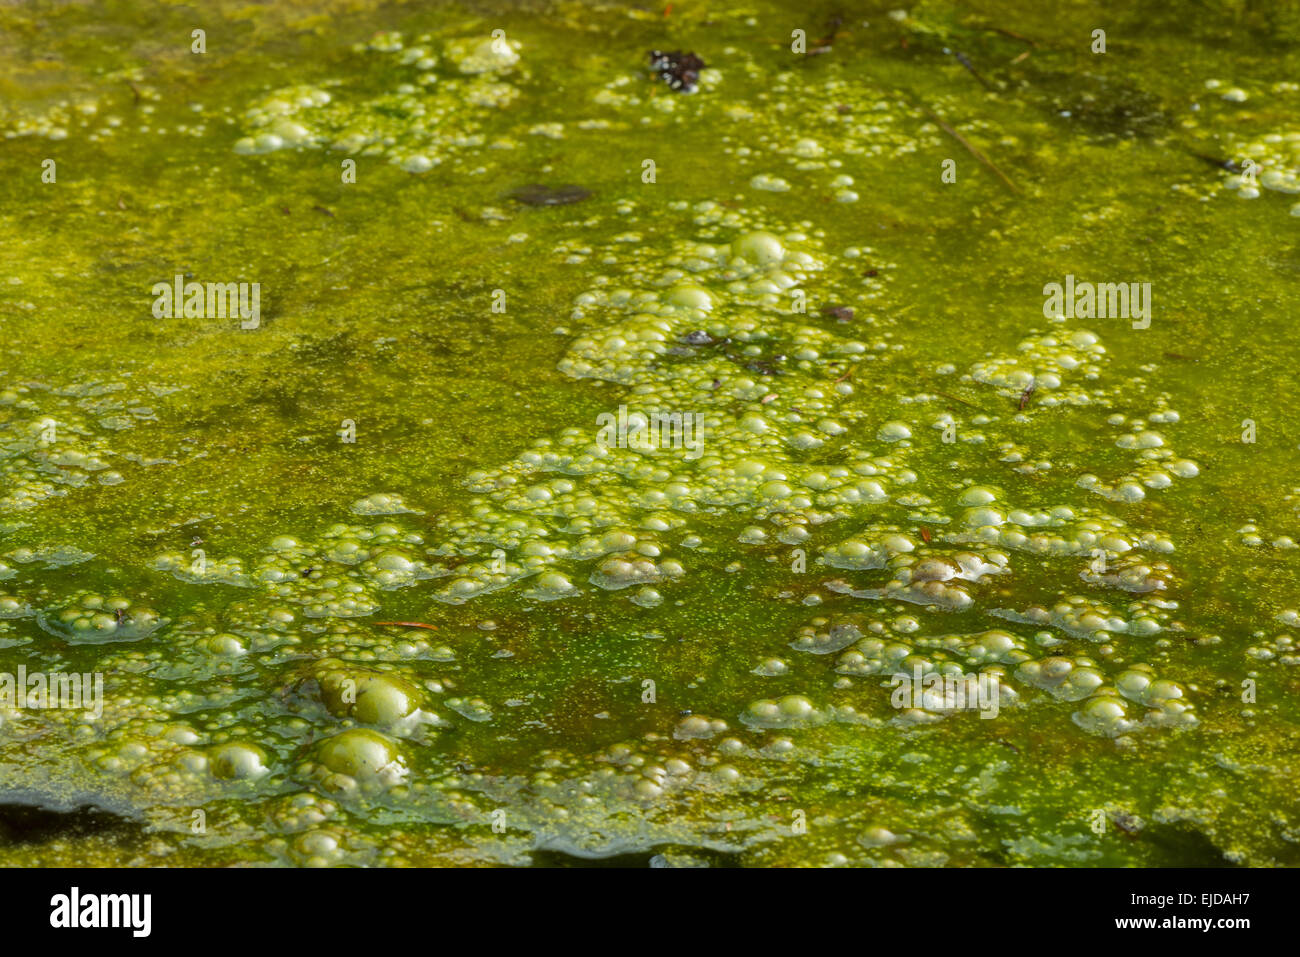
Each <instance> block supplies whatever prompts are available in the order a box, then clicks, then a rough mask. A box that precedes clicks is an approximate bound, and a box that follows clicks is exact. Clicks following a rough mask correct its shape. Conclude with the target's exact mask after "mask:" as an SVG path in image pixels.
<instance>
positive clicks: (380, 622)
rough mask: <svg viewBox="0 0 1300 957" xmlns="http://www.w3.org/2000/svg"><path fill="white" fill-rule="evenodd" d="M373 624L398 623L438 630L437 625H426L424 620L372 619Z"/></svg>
mask: <svg viewBox="0 0 1300 957" xmlns="http://www.w3.org/2000/svg"><path fill="white" fill-rule="evenodd" d="M371 624H372V625H397V626H399V627H401V628H428V629H429V630H430V631H437V630H438V626H437V625H426V624H425V623H424V622H422V621H372V622H371Z"/></svg>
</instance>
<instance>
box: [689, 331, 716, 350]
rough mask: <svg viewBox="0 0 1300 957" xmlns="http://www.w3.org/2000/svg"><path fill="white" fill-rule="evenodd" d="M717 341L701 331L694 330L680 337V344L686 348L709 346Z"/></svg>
mask: <svg viewBox="0 0 1300 957" xmlns="http://www.w3.org/2000/svg"><path fill="white" fill-rule="evenodd" d="M716 341H717V340H716V339H714V338H713V337H712V336H711V335H709V334H708V333H707V332H705V331H704V330H703V329H695V330H693V331H691V332H688V333H686V335H684V336H682V342H684V343H686V344H687V345H688V346H711V345H713V343H714V342H716Z"/></svg>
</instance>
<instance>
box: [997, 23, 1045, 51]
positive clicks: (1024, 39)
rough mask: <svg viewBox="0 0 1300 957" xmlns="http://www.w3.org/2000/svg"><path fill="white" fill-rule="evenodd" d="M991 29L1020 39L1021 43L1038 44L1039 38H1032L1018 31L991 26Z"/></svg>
mask: <svg viewBox="0 0 1300 957" xmlns="http://www.w3.org/2000/svg"><path fill="white" fill-rule="evenodd" d="M989 29H990V30H992V31H993V32H994V33H1000V34H1002V35H1003V36H1004V37H1011V39H1013V40H1019V41H1020V42H1021V43H1028V44H1029V45H1030V46H1031V47H1036V46H1038V41H1037V40H1031V39H1030V38H1029V37H1027V36H1022V35H1021V34H1019V33H1016V32H1015V31H1014V30H1003V29H1002V28H1001V27H989Z"/></svg>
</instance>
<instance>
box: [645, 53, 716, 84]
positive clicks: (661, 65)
mask: <svg viewBox="0 0 1300 957" xmlns="http://www.w3.org/2000/svg"><path fill="white" fill-rule="evenodd" d="M650 69H652V70H654V71H655V72H656V73H658V74H659V76H660V78H661V79H662V80H663V81H664V82H665V83H667V84H668V85H669V86H670V87H672V88H673V89H674V90H676V91H677V92H678V93H694V92H695V90H696V88H697V86H698V85H699V82H700V71H701V70H703V69H704V61H703V60H701V59H700V58H699V57H697V56H696V55H695V54H694V53H691V52H687V53H683V52H682V51H681V50H671V51H669V52H668V53H664V52H663V51H661V50H651V51H650Z"/></svg>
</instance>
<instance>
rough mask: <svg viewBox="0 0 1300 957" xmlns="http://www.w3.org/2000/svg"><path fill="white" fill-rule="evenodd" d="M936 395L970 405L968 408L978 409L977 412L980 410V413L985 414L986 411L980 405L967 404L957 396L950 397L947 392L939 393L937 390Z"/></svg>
mask: <svg viewBox="0 0 1300 957" xmlns="http://www.w3.org/2000/svg"><path fill="white" fill-rule="evenodd" d="M934 394H935V395H938V396H942V397H943V398H945V399H951V400H952V401H953V402H960V403H961V404H962V405H968V406H970V407H971V408H972V409H976V410H978V411H980V412H983V411H984V410H983V409H981V408H980V407H979V406H978V405H976V404H975V403H974V402H967V401H966V400H965V399H959V398H958V397H957V396H955V395H949V394H948V393H947V392H939V391H937V390H936V391H935V393H934Z"/></svg>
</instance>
